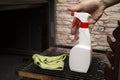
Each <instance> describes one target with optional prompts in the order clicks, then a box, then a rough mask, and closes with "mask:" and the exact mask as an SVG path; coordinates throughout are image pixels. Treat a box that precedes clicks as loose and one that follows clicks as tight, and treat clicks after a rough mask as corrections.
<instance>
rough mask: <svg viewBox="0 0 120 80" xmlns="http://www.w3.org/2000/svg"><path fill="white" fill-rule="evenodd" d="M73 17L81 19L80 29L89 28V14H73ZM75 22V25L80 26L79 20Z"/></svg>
mask: <svg viewBox="0 0 120 80" xmlns="http://www.w3.org/2000/svg"><path fill="white" fill-rule="evenodd" d="M71 16H75V17H76V18H77V19H79V21H80V22H81V23H80V27H81V28H88V17H89V16H90V14H89V13H86V12H71ZM77 19H76V20H75V23H74V24H73V25H74V26H75V24H78V20H77Z"/></svg>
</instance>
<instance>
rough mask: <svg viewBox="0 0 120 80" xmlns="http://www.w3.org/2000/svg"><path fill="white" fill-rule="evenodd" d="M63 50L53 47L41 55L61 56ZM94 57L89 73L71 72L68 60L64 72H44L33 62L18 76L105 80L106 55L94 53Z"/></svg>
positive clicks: (57, 79) (51, 79)
mask: <svg viewBox="0 0 120 80" xmlns="http://www.w3.org/2000/svg"><path fill="white" fill-rule="evenodd" d="M61 50H62V51H63V49H58V48H54V47H51V48H49V49H47V50H46V51H45V52H43V53H41V54H44V55H47V54H48V55H49V56H51V55H54V54H53V53H57V54H56V55H59V54H61V53H60V52H59V51H61ZM64 51H68V50H64ZM92 56H93V58H92V62H91V66H90V68H89V71H88V73H78V72H73V71H70V69H69V66H68V65H69V64H68V58H67V59H66V60H65V66H64V70H62V71H57V70H53V71H52V70H44V69H41V68H40V67H38V66H36V65H34V63H33V62H32V63H31V64H29V65H27V66H25V67H24V68H21V69H18V70H17V74H18V76H21V77H28V78H34V79H40V80H49V79H50V80H64V79H69V80H78V79H83V80H93V79H94V80H103V79H104V73H103V72H104V71H103V69H104V68H103V67H104V63H106V62H107V60H106V57H105V55H104V54H100V53H94V52H93V54H92ZM46 77H47V78H48V79H47V78H46Z"/></svg>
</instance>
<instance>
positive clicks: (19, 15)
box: [0, 3, 50, 53]
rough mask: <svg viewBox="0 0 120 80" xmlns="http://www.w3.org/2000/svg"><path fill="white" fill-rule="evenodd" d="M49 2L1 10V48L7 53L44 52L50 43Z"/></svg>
mask: <svg viewBox="0 0 120 80" xmlns="http://www.w3.org/2000/svg"><path fill="white" fill-rule="evenodd" d="M49 16H50V12H49V4H48V3H44V4H40V5H37V6H32V7H29V8H21V9H10V10H2V11H0V26H1V29H0V36H1V38H0V39H1V41H0V44H1V46H0V49H1V50H2V51H3V52H4V51H5V52H7V53H10V52H12V53H16V52H17V53H19V52H38V51H39V52H42V51H44V50H45V49H47V48H48V47H49V45H50V42H49V40H50V37H49V36H50V30H49V29H50V26H49V23H50V19H49Z"/></svg>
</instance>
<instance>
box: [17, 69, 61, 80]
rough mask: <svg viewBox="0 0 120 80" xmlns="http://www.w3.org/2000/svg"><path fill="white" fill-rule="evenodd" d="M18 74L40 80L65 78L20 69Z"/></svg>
mask: <svg viewBox="0 0 120 80" xmlns="http://www.w3.org/2000/svg"><path fill="white" fill-rule="evenodd" d="M18 75H19V76H22V77H27V78H33V79H38V80H63V79H61V78H57V77H51V76H47V75H42V74H36V73H31V72H25V71H18Z"/></svg>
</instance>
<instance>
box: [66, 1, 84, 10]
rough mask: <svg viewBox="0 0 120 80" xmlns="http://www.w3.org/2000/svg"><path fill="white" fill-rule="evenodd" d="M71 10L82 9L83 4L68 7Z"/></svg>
mask: <svg viewBox="0 0 120 80" xmlns="http://www.w3.org/2000/svg"><path fill="white" fill-rule="evenodd" d="M68 10H69V11H81V10H82V5H81V4H80V3H79V4H78V5H75V6H72V7H69V8H68Z"/></svg>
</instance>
